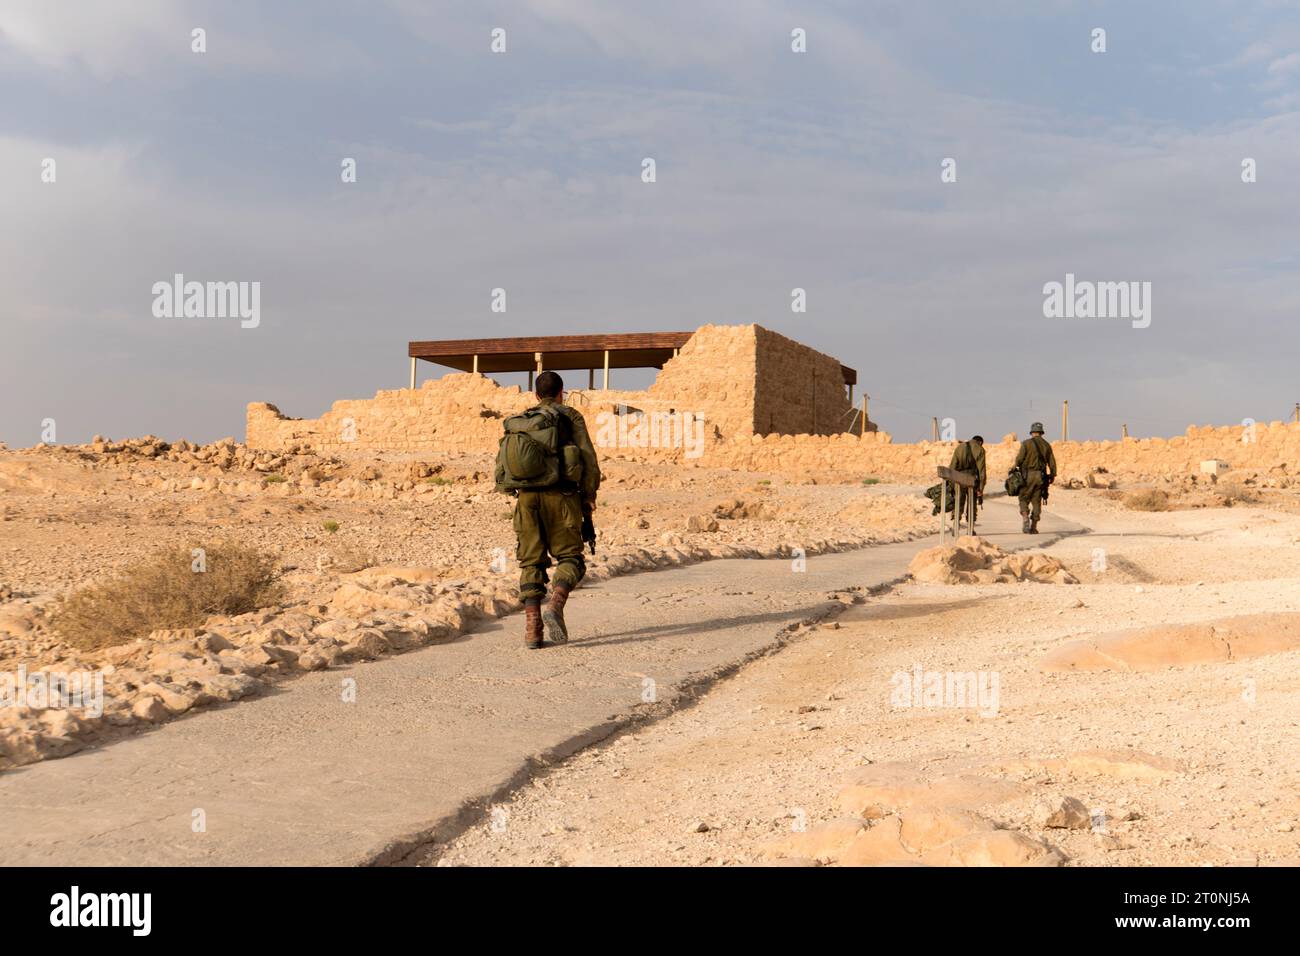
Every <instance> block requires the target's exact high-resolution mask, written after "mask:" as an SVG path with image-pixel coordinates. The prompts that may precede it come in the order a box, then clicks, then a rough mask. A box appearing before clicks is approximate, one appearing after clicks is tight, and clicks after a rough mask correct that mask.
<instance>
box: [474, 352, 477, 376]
mask: <svg viewBox="0 0 1300 956" xmlns="http://www.w3.org/2000/svg"><path fill="white" fill-rule="evenodd" d="M474 374H475V375H477V374H478V353H477V352H475V353H474Z"/></svg>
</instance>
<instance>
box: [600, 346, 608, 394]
mask: <svg viewBox="0 0 1300 956" xmlns="http://www.w3.org/2000/svg"><path fill="white" fill-rule="evenodd" d="M601 388H609V349H605V384H604V385H602V386H601Z"/></svg>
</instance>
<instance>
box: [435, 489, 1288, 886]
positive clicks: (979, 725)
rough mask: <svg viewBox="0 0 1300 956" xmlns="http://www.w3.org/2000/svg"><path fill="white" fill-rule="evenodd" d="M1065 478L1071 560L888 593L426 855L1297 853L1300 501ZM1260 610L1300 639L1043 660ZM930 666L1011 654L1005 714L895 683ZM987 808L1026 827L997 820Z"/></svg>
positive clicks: (946, 860) (975, 665)
mask: <svg viewBox="0 0 1300 956" xmlns="http://www.w3.org/2000/svg"><path fill="white" fill-rule="evenodd" d="M1058 497H1059V498H1060V499H1061V500H1060V502H1059V504H1058V503H1055V502H1053V507H1054V508H1055V509H1056V510H1058V511H1060V512H1062V513H1064V514H1065V515H1067V516H1069V517H1071V518H1072V519H1074V520H1075V521H1077V522H1079V523H1081V524H1084V525H1085V526H1086V527H1088V528H1089V529H1090V531H1089V533H1087V534H1082V535H1074V536H1070V537H1067V538H1064V539H1063V540H1061V541H1059V542H1058V543H1056V544H1054V545H1052V546H1051V547H1049V548H1048V549H1046V552H1045V553H1047V554H1049V555H1051V556H1052V557H1055V558H1057V559H1059V560H1060V561H1061V562H1062V563H1063V564H1064V565H1065V566H1066V567H1067V568H1070V569H1073V570H1074V574H1075V575H1077V577H1078V579H1079V583H1078V584H1070V585H1049V584H1039V583H1018V584H999V583H990V584H935V583H917V582H909V583H906V584H903V585H901V586H898V587H895V588H893V589H891V590H890V591H889V592H888V593H886V594H882V595H879V596H873V597H871V598H869V599H868V600H866V601H865V602H864V603H862V604H859V605H856V606H854V607H852V608H851V609H849V610H847V611H846V612H845V613H844V614H843V615H841V616H839V617H838V618H837V619H835V620H834V621H831V622H827V623H825V624H822V625H820V626H819V627H817V628H815V629H812V630H810V631H809V632H808V633H807V635H806V636H805V637H803V638H802V639H801V640H799V641H797V642H794V643H793V644H791V645H790V646H788V647H786V648H785V649H784V650H783V651H782V652H781V653H780V654H777V655H774V656H770V657H766V658H764V659H762V660H760V661H757V662H755V663H753V664H751V665H750V666H748V667H746V668H745V669H743V670H742V671H741V672H740V673H739V674H738V675H737V676H736V677H735V678H733V679H731V680H729V681H727V682H725V683H722V684H720V685H718V686H717V687H715V688H714V689H713V690H712V691H711V692H710V693H709V694H708V695H707V696H705V697H704V698H703V699H701V700H700V702H699V703H698V704H697V705H695V706H693V707H690V708H686V709H683V710H681V711H679V712H678V713H675V714H673V715H672V716H670V717H668V718H667V719H665V720H663V721H660V722H658V723H655V724H653V725H650V726H647V727H645V728H642V729H639V730H636V731H633V732H630V733H628V734H625V735H623V736H621V737H620V738H618V740H617V741H615V742H614V743H612V744H610V745H608V746H605V747H601V748H598V749H594V750H591V751H589V752H587V753H583V754H580V755H578V756H577V757H575V758H574V759H573V760H571V761H569V762H568V763H567V764H565V765H564V766H563V767H561V768H559V769H557V770H555V771H553V772H552V773H549V774H546V775H543V776H539V777H538V778H537V779H535V780H534V781H533V783H532V785H531V786H529V787H526V788H523V789H522V790H521V791H520V792H519V793H518V795H517V796H516V797H515V798H514V799H513V800H511V801H510V802H509V803H507V804H504V806H503V809H504V811H505V812H504V813H498V815H497V821H498V824H497V825H496V826H493V825H492V821H491V820H489V821H487V822H485V823H483V824H482V825H480V826H478V827H476V828H473V829H471V830H469V831H468V832H466V833H465V834H464V835H462V836H461V837H460V838H459V839H457V840H455V841H453V842H452V843H450V844H449V845H447V846H445V847H440V848H438V849H437V851H436V852H431V853H430V854H428V855H427V856H426V858H425V859H426V862H428V863H432V864H437V865H460V864H470V865H482V864H511V863H521V864H542V865H583V864H620V865H621V864H674V865H695V866H709V865H736V864H748V863H765V862H770V863H777V862H785V863H803V864H812V863H815V862H821V863H834V862H865V863H904V862H934V863H941V864H961V863H986V862H1004V863H1010V862H1013V861H1014V862H1023V863H1034V864H1043V863H1060V862H1065V863H1067V864H1068V865H1071V866H1076V865H1077V866H1127V865H1175V866H1199V865H1216V866H1228V865H1245V866H1255V865H1269V864H1290V865H1294V864H1295V863H1296V862H1297V860H1300V833H1298V832H1297V826H1298V825H1300V821H1298V819H1297V818H1298V817H1300V765H1298V763H1297V760H1296V753H1297V752H1298V749H1300V706H1298V705H1297V700H1298V699H1300V697H1298V692H1300V643H1297V632H1296V629H1295V628H1296V625H1295V623H1294V620H1295V617H1296V612H1297V611H1300V572H1298V571H1297V567H1296V564H1295V558H1294V555H1295V548H1296V544H1297V543H1300V521H1297V520H1296V519H1295V518H1293V517H1291V516H1289V515H1283V514H1278V513H1274V512H1270V511H1264V510H1255V509H1204V510H1186V511H1172V512H1165V513H1159V514H1147V513H1137V512H1133V511H1129V510H1126V509H1124V508H1123V507H1122V506H1121V505H1119V504H1118V503H1117V502H1115V501H1111V500H1107V499H1105V498H1103V497H1100V496H1097V495H1092V494H1088V493H1085V492H1077V491H1076V492H1067V493H1064V494H1060V495H1058ZM991 540H997V538H996V537H993V538H992V539H991ZM1099 549H1101V550H1103V551H1104V554H1105V565H1104V569H1101V568H1102V567H1103V566H1102V565H1101V563H1100V555H1099V554H1098V551H1099ZM1094 563H1096V565H1097V567H1098V570H1094ZM1261 613H1267V614H1270V615H1271V614H1276V613H1280V614H1289V615H1291V616H1290V617H1289V618H1288V617H1282V618H1278V619H1272V620H1265V621H1264V622H1263V623H1264V625H1265V627H1266V628H1267V629H1268V630H1269V631H1270V632H1272V633H1274V634H1277V633H1279V632H1280V631H1283V630H1288V631H1289V633H1288V636H1287V638H1286V639H1284V640H1282V641H1279V643H1278V644H1277V645H1275V646H1274V649H1275V650H1276V649H1277V648H1281V647H1289V648H1290V649H1289V650H1281V651H1280V652H1275V653H1261V654H1260V656H1249V657H1242V658H1238V657H1235V656H1233V655H1231V654H1230V653H1226V652H1222V651H1221V649H1220V648H1217V647H1216V648H1214V649H1213V650H1212V651H1210V652H1209V653H1204V649H1202V648H1199V647H1197V646H1195V645H1194V644H1193V643H1191V642H1183V643H1180V642H1177V641H1172V642H1169V643H1167V644H1165V643H1162V642H1155V643H1152V644H1150V645H1148V646H1147V647H1146V648H1145V649H1144V650H1145V654H1142V655H1137V656H1130V657H1128V659H1126V660H1125V659H1120V658H1118V657H1111V658H1109V659H1108V660H1106V661H1101V662H1091V663H1094V664H1095V665H1096V666H1097V668H1098V669H1094V670H1069V669H1057V670H1055V671H1045V670H1044V663H1045V661H1046V660H1047V658H1048V657H1049V655H1051V654H1053V652H1057V653H1059V652H1060V651H1061V649H1062V648H1063V647H1066V646H1067V645H1070V644H1071V643H1072V642H1075V641H1078V640H1088V639H1096V638H1098V637H1099V636H1101V635H1108V634H1111V633H1113V632H1118V631H1125V630H1128V629H1135V628H1157V629H1160V628H1168V627H1170V626H1172V625H1181V624H1196V623H1199V622H1205V621H1217V620H1222V619H1225V618H1236V617H1239V616H1242V615H1258V614H1261ZM917 667H920V668H921V669H922V670H923V671H939V672H979V671H984V672H990V671H996V672H997V673H998V675H999V678H1000V684H999V689H1000V700H999V706H998V709H997V713H996V715H985V714H983V713H982V712H981V710H980V709H978V708H975V707H944V706H932V707H925V706H896V702H895V701H894V700H893V699H892V697H893V691H894V687H895V685H894V683H893V681H894V677H895V675H896V674H899V673H902V674H906V675H907V676H908V677H911V676H912V675H913V673H914V671H915V669H916V668H917ZM1076 801H1077V802H1076ZM900 822H901V838H900V831H899V827H898V824H899V823H900ZM868 824H871V825H870V827H868ZM889 824H893V825H894V827H893V830H892V831H890V830H889V829H888V825H889ZM995 827H996V828H997V830H998V831H1007V832H1009V834H1012V835H1015V836H1016V837H1018V838H1022V839H1020V840H1018V841H1016V842H1012V841H1009V840H1008V841H1005V843H1004V842H1002V841H998V842H993V843H990V842H989V841H988V840H987V839H986V837H987V833H986V832H985V831H989V830H991V829H992V828H995ZM877 832H879V833H880V837H879V838H876V837H874V836H872V835H873V834H875V833H877ZM954 837H958V838H959V839H956V840H955V841H953V838H954ZM950 841H953V842H956V843H958V844H963V843H964V845H963V846H962V848H961V851H960V852H954V850H953V842H950Z"/></svg>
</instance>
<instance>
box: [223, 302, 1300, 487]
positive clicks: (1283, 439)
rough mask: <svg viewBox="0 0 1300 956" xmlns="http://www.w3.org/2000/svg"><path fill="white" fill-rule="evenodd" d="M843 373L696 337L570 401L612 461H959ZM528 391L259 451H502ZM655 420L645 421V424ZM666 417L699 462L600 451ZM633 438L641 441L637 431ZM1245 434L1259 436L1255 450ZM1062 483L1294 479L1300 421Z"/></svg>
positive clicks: (1124, 451)
mask: <svg viewBox="0 0 1300 956" xmlns="http://www.w3.org/2000/svg"><path fill="white" fill-rule="evenodd" d="M842 381H843V380H842V378H841V377H840V371H839V362H838V361H837V360H836V359H834V358H832V357H831V356H829V355H824V354H822V353H820V352H817V351H815V350H814V349H810V348H808V347H807V346H804V345H800V344H799V343H798V342H794V341H792V340H791V339H788V338H786V337H785V336H782V335H778V334H777V333H775V332H771V331H769V330H767V329H764V328H762V327H761V326H756V325H742V326H713V325H707V326H704V327H702V328H700V329H698V330H697V331H696V332H695V334H694V335H693V336H692V337H691V339H690V340H689V341H688V342H687V343H686V345H684V346H683V347H682V349H681V351H680V354H679V355H678V356H677V357H676V358H673V359H671V360H670V361H668V362H667V363H666V364H665V365H664V367H663V370H662V371H661V372H660V374H659V376H658V377H657V378H656V380H655V382H654V384H652V385H651V386H650V387H649V388H648V389H645V390H642V391H619V390H615V389H610V390H608V391H606V390H602V389H597V390H594V391H592V390H587V389H570V390H569V392H568V395H569V398H568V400H569V402H570V404H572V405H574V406H575V407H576V408H578V409H580V410H581V411H582V412H583V414H584V415H585V417H586V419H587V423H588V427H589V429H590V430H591V432H592V436H593V439H595V440H597V444H598V446H599V451H600V453H601V455H602V456H608V457H618V458H627V459H634V460H636V459H645V460H655V461H679V462H682V463H684V464H698V465H701V466H704V467H715V468H733V469H745V470H752V471H760V472H774V473H778V474H785V475H789V476H791V477H798V476H803V475H816V474H830V475H838V476H841V477H843V478H849V479H852V478H867V477H877V478H884V479H894V480H900V481H908V482H927V483H928V482H932V481H934V480H935V468H936V466H938V465H946V464H948V461H949V459H950V458H951V456H952V451H953V447H954V443H952V442H925V441H923V442H917V443H916V444H894V443H893V440H892V439H891V438H890V436H889V435H888V434H885V433H883V432H877V431H876V430H875V426H874V425H870V424H868V426H867V432H866V434H865V435H861V436H860V435H858V434H857V433H856V432H857V426H856V425H855V426H853V429H854V430H853V433H852V434H850V433H847V429H848V428H849V427H850V422H851V421H852V414H851V413H852V409H851V407H850V405H849V402H848V398H847V395H846V394H845V392H846V389H845V388H844V386H843V384H842ZM533 402H534V398H533V396H532V395H531V394H528V393H525V392H523V391H522V390H521V389H520V388H518V387H517V386H511V387H509V388H502V387H501V386H499V385H497V384H496V383H495V382H494V381H492V380H491V379H489V378H486V377H484V376H482V375H474V374H470V373H451V374H448V375H445V376H443V377H442V378H439V379H433V380H429V381H426V382H425V383H424V384H423V385H422V386H421V387H420V388H417V389H414V390H411V389H393V390H390V391H381V392H379V393H377V394H376V395H375V397H374V398H368V399H355V400H347V399H345V400H341V401H337V402H335V403H334V404H333V406H332V407H331V408H330V410H329V411H328V412H326V413H325V414H323V415H321V416H320V417H319V418H313V419H294V418H286V417H285V416H283V415H282V414H280V411H279V410H278V409H277V408H276V407H275V406H274V405H268V404H266V403H263V402H254V403H253V404H251V405H249V406H248V434H247V442H248V444H249V445H250V446H251V447H253V448H263V449H269V450H283V449H285V448H288V447H290V446H291V445H295V444H297V445H310V446H311V447H312V448H314V449H315V450H317V451H320V452H326V453H343V452H348V451H356V450H364V451H394V452H421V451H438V452H452V453H455V452H469V453H477V454H483V453H491V452H494V451H495V450H496V447H497V441H498V439H499V438H500V436H501V419H502V418H503V417H505V416H507V415H510V414H513V413H515V412H518V411H521V410H523V409H524V408H527V407H528V406H530V405H532V404H533ZM638 413H644V415H640V416H639V415H638ZM656 414H660V415H681V414H690V415H700V416H703V419H704V425H703V428H702V432H703V443H702V447H701V448H699V449H698V454H692V453H691V451H692V450H691V449H690V448H687V447H683V446H681V445H674V444H671V443H669V444H655V443H651V444H646V443H644V442H641V443H638V442H636V441H631V442H623V441H622V437H623V435H624V434H625V432H626V430H624V432H620V433H619V434H618V436H616V437H617V438H618V440H616V441H612V442H611V441H606V442H604V443H602V442H601V441H600V440H599V438H600V431H601V429H600V426H601V422H602V420H603V421H608V420H609V419H610V417H612V416H615V415H622V416H624V417H623V418H621V419H620V422H621V423H626V422H628V421H635V420H644V419H645V418H648V417H650V416H654V415H656ZM633 434H635V432H633ZM1243 437H1245V438H1247V440H1246V441H1243V440H1242V439H1243ZM986 447H987V451H988V473H989V484H990V487H991V488H997V487H998V486H1000V485H1001V482H1002V478H1003V477H1004V476H1005V475H1006V473H1007V469H1008V468H1010V467H1011V464H1012V462H1013V461H1014V460H1015V454H1016V451H1017V449H1018V448H1019V443H1018V442H1016V441H1014V440H1004V441H1002V442H998V443H992V442H990V443H989V444H988V445H987V446H986ZM1053 447H1054V448H1055V449H1056V457H1057V462H1058V464H1059V466H1060V472H1061V476H1062V477H1063V478H1067V479H1068V478H1073V477H1079V478H1082V477H1084V476H1086V475H1087V474H1088V473H1089V472H1090V471H1092V470H1093V469H1096V468H1104V469H1106V471H1108V472H1110V473H1111V474H1113V475H1115V476H1117V477H1127V478H1135V477H1136V478H1142V477H1146V476H1158V475H1171V474H1174V475H1178V474H1181V475H1187V474H1197V473H1198V472H1199V470H1200V463H1201V462H1202V461H1205V460H1207V459H1216V460H1219V461H1224V462H1226V463H1227V464H1228V466H1229V468H1230V472H1229V474H1231V470H1239V471H1258V472H1267V473H1272V474H1276V475H1285V476H1287V477H1288V478H1290V477H1293V472H1294V471H1296V470H1297V469H1300V424H1295V423H1283V422H1272V423H1271V424H1268V425H1265V424H1263V423H1260V424H1258V425H1256V426H1255V428H1254V429H1253V431H1252V432H1251V433H1250V434H1246V433H1245V432H1244V430H1243V429H1242V427H1241V426H1225V427H1219V428H1215V427H1210V426H1204V427H1201V426H1192V427H1190V428H1188V429H1187V432H1186V434H1184V435H1180V436H1176V437H1173V438H1143V439H1135V438H1127V439H1123V440H1120V441H1085V442H1054V443H1053Z"/></svg>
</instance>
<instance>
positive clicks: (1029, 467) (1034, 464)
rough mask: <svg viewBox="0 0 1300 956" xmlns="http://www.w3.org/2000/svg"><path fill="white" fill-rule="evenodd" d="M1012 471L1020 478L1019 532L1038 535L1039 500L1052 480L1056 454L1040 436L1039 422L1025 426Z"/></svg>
mask: <svg viewBox="0 0 1300 956" xmlns="http://www.w3.org/2000/svg"><path fill="white" fill-rule="evenodd" d="M1016 469H1017V470H1018V471H1019V472H1020V475H1021V477H1022V478H1023V479H1024V485H1023V486H1022V487H1021V489H1020V520H1021V529H1020V530H1021V531H1023V532H1024V533H1025V534H1038V519H1039V518H1040V517H1042V514H1043V499H1044V498H1045V497H1046V496H1047V489H1048V487H1049V486H1050V485H1051V484H1052V482H1053V481H1055V480H1056V454H1055V453H1054V452H1053V451H1052V446H1051V445H1050V444H1049V443H1048V441H1047V439H1046V438H1044V437H1043V423H1042V422H1034V423H1033V424H1032V425H1030V426H1029V439H1028V440H1027V441H1023V442H1021V443H1020V452H1019V453H1018V454H1017V455H1016ZM1031 509H1032V510H1031Z"/></svg>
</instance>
